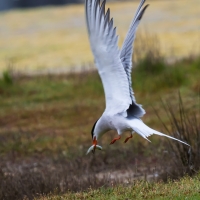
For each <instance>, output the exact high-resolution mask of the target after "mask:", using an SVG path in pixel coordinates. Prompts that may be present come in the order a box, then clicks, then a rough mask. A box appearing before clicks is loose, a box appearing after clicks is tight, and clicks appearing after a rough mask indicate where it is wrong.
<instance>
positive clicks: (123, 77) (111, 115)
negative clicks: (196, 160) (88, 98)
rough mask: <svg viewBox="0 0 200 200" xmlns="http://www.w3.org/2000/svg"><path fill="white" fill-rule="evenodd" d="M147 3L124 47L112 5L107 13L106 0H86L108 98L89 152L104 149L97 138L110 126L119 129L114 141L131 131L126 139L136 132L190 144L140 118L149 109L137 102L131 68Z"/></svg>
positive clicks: (93, 133)
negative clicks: (139, 27)
mask: <svg viewBox="0 0 200 200" xmlns="http://www.w3.org/2000/svg"><path fill="white" fill-rule="evenodd" d="M144 3H145V0H141V2H140V4H139V7H138V9H137V11H136V14H135V17H134V18H133V21H132V23H131V25H130V28H129V31H128V34H127V36H126V38H125V40H124V43H123V46H122V48H121V50H120V49H119V48H118V44H117V43H118V36H117V35H116V28H114V27H113V19H110V9H108V10H107V12H106V13H105V4H106V1H105V0H104V1H103V2H102V4H100V0H86V1H85V12H86V22H87V29H88V34H89V40H90V45H91V49H92V52H93V54H94V58H95V64H96V67H97V69H98V73H99V75H100V77H101V80H102V83H103V88H104V92H105V98H106V109H105V111H104V112H103V114H102V116H101V117H100V118H99V119H98V120H97V121H96V122H95V124H94V126H93V128H92V132H91V134H92V139H93V145H92V146H91V147H90V148H89V149H88V151H87V153H89V152H90V151H92V152H95V149H96V148H97V149H102V147H101V146H99V145H97V140H98V139H99V137H101V136H102V135H103V134H104V133H106V132H107V131H109V130H116V131H117V133H118V135H119V136H118V137H117V138H114V139H113V140H112V141H111V143H110V144H113V143H114V142H115V141H116V140H119V139H120V137H121V134H122V133H123V132H125V131H130V132H131V135H130V137H127V138H126V140H125V141H124V142H127V141H128V140H129V139H130V138H132V135H133V133H134V132H136V133H138V134H139V135H140V136H142V137H143V138H145V139H147V137H149V136H150V135H152V134H156V135H160V136H165V137H168V138H171V139H174V140H177V141H179V142H182V143H184V144H186V145H188V144H187V143H185V142H183V141H181V140H178V139H176V138H173V137H171V136H168V135H165V134H163V133H160V132H158V131H156V130H153V129H151V128H150V127H148V126H147V125H145V124H144V123H143V121H142V120H141V119H140V118H141V117H142V116H143V115H144V114H145V110H144V109H143V108H142V106H141V105H139V104H137V103H136V99H135V96H134V93H133V90H132V82H131V71H132V54H133V46H132V45H133V42H134V39H135V34H136V30H137V27H138V25H139V22H140V20H141V18H142V16H143V14H144V12H145V10H146V8H147V7H148V5H146V6H144V7H143V5H144ZM147 140H148V139H147ZM148 141H149V140H148Z"/></svg>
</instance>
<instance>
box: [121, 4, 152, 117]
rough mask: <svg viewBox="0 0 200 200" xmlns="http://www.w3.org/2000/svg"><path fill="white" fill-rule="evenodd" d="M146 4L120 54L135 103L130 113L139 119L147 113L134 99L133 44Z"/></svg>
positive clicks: (137, 14) (135, 20)
mask: <svg viewBox="0 0 200 200" xmlns="http://www.w3.org/2000/svg"><path fill="white" fill-rule="evenodd" d="M144 3H145V0H141V2H140V4H139V7H138V9H137V11H136V14H135V17H134V18H133V21H132V23H131V25H130V28H129V31H128V33H127V36H126V38H125V40H124V43H123V45H122V49H121V53H120V59H121V61H122V64H123V67H124V69H125V71H126V74H127V77H128V81H129V90H130V93H131V99H132V101H133V104H132V105H131V107H130V109H129V112H130V114H133V115H135V114H136V115H137V116H138V117H142V116H143V115H144V114H145V111H144V109H143V108H142V106H141V105H139V104H137V103H136V100H135V97H134V92H133V89H132V81H131V72H132V54H133V42H134V40H135V36H136V30H137V28H138V25H139V23H140V20H141V19H142V16H143V14H144V12H145V10H146V8H147V7H148V5H146V6H145V7H144V8H142V6H143V5H144Z"/></svg>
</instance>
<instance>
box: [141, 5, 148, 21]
mask: <svg viewBox="0 0 200 200" xmlns="http://www.w3.org/2000/svg"><path fill="white" fill-rule="evenodd" d="M148 6H149V4H147V5H146V6H145V7H144V8H143V9H142V11H141V13H140V15H139V16H138V20H141V19H142V17H143V15H144V12H145V10H146V9H147V7H148Z"/></svg>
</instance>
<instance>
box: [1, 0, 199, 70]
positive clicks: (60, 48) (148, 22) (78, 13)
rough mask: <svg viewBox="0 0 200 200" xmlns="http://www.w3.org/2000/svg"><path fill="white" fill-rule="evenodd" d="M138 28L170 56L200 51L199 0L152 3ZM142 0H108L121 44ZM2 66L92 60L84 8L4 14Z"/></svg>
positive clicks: (58, 65)
mask: <svg viewBox="0 0 200 200" xmlns="http://www.w3.org/2000/svg"><path fill="white" fill-rule="evenodd" d="M147 3H149V4H150V7H149V8H148V9H147V12H146V13H145V15H144V18H143V20H142V23H141V25H140V27H139V31H138V33H139V32H146V33H148V34H153V35H154V34H156V36H157V37H158V38H159V41H160V44H161V53H162V54H163V55H164V56H165V57H166V58H172V59H174V58H180V57H185V56H188V54H193V55H194V54H198V53H199V51H200V50H199V49H200V46H199V44H200V2H199V0H192V1H188V0H181V1H178V0H177V1H153V0H148V1H147ZM137 5H138V1H137V2H135V1H134V2H127V1H126V2H115V3H108V4H107V7H110V8H111V16H112V17H114V23H115V25H116V26H117V32H118V34H119V35H120V41H119V43H120V44H121V43H122V41H123V39H124V37H125V34H126V32H127V30H128V27H129V24H130V22H131V20H132V17H133V15H134V12H135V10H136V7H137ZM0 47H1V48H0V70H1V71H3V70H4V69H5V68H7V65H8V62H10V61H11V62H13V67H14V68H15V69H17V70H23V71H24V70H25V71H26V72H29V71H32V70H36V69H37V70H44V69H47V68H48V69H53V70H55V69H65V70H66V69H68V68H69V67H73V66H80V65H82V64H83V63H88V62H93V57H92V54H91V50H90V47H89V41H88V38H87V31H86V25H85V16H84V6H83V5H75V6H65V7H46V8H37V9H28V10H14V11H9V12H2V13H0Z"/></svg>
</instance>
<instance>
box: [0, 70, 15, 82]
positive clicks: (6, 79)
mask: <svg viewBox="0 0 200 200" xmlns="http://www.w3.org/2000/svg"><path fill="white" fill-rule="evenodd" d="M2 82H3V83H4V84H5V85H12V84H13V78H12V76H11V73H10V71H9V70H6V71H4V72H3V75H2Z"/></svg>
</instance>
